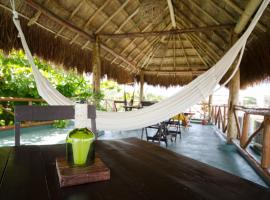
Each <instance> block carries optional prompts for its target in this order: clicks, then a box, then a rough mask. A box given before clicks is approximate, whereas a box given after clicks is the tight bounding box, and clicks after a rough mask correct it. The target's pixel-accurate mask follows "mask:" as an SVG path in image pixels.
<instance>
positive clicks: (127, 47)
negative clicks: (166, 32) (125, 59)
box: [112, 24, 151, 63]
mask: <svg viewBox="0 0 270 200" xmlns="http://www.w3.org/2000/svg"><path fill="white" fill-rule="evenodd" d="M150 27H151V24H148V25H147V26H146V27H145V28H144V29H143V30H142V31H145V30H147V29H148V28H150ZM135 42H136V38H135V39H134V40H131V41H130V42H129V44H128V45H127V46H126V47H125V48H124V49H123V50H122V51H121V54H123V53H125V52H126V51H127V50H128V49H129V48H130V47H131V46H132V45H135V46H136V44H135ZM115 61H116V58H114V59H113V60H112V63H113V62H115Z"/></svg>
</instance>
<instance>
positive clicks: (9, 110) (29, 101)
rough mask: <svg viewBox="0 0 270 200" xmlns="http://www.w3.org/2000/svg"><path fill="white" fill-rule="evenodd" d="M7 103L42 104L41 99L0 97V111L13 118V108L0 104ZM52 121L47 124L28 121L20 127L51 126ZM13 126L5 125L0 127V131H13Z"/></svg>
mask: <svg viewBox="0 0 270 200" xmlns="http://www.w3.org/2000/svg"><path fill="white" fill-rule="evenodd" d="M3 102H5V103H8V102H25V103H27V105H33V103H34V102H44V103H45V101H44V100H43V99H34V98H17V97H0V109H2V110H3V111H4V112H7V113H8V114H10V115H12V116H14V112H13V110H14V108H13V107H11V106H9V105H6V106H4V105H2V104H1V103H3ZM52 123H53V122H52V121H47V122H31V121H28V122H26V123H25V124H23V125H22V127H31V126H40V125H47V124H52ZM13 128H14V125H7V126H0V130H9V129H13Z"/></svg>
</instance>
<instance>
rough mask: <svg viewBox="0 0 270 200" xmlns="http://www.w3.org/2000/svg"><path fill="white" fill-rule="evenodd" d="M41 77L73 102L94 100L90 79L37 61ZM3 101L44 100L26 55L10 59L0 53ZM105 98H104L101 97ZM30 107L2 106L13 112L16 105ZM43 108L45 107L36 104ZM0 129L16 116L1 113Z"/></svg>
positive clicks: (13, 53)
mask: <svg viewBox="0 0 270 200" xmlns="http://www.w3.org/2000/svg"><path fill="white" fill-rule="evenodd" d="M34 61H35V64H36V66H37V67H38V68H39V70H40V71H41V73H42V74H43V75H44V76H45V77H46V78H47V79H48V80H49V81H50V82H51V83H52V84H53V85H54V86H55V87H56V88H57V89H58V90H59V91H60V92H61V93H62V94H63V95H64V96H66V97H69V98H72V99H73V100H77V101H79V100H88V99H91V98H92V96H93V95H92V93H93V92H92V89H91V87H90V86H91V83H90V80H89V79H87V77H86V75H78V74H77V73H76V72H74V71H69V72H65V71H64V70H61V69H58V68H57V69H56V68H55V67H53V66H52V65H50V64H49V63H48V62H45V61H43V60H40V59H38V58H35V59H34ZM0 97H21V98H41V97H40V96H39V94H38V91H37V88H36V83H35V80H34V77H33V75H32V69H31V67H30V65H29V63H28V60H27V58H26V57H25V54H24V53H23V52H22V51H12V52H11V53H10V54H9V55H8V56H6V55H4V54H3V52H1V51H0ZM101 98H102V95H101ZM21 104H27V102H23V103H18V102H16V103H14V102H2V103H1V105H3V106H4V107H6V108H7V107H8V108H10V109H11V111H13V107H14V106H15V105H21ZM36 104H41V103H36ZM0 119H1V121H0V125H10V124H13V116H11V115H10V114H8V113H6V112H3V111H1V112H0Z"/></svg>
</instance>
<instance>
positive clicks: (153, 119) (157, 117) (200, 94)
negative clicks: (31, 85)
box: [13, 0, 270, 130]
mask: <svg viewBox="0 0 270 200" xmlns="http://www.w3.org/2000/svg"><path fill="white" fill-rule="evenodd" d="M269 1H270V0H264V1H263V2H262V4H261V6H260V8H259V9H258V11H257V13H256V15H255V17H254V19H253V20H252V22H251V23H250V25H249V27H248V28H247V30H246V31H245V33H244V34H243V35H242V36H241V38H240V39H238V41H237V42H236V43H235V44H234V45H233V46H232V47H231V48H230V50H229V51H228V52H227V53H226V54H225V55H224V56H223V57H222V58H221V59H220V60H219V61H218V62H217V63H216V64H215V65H214V66H213V67H212V68H210V69H209V70H208V71H207V72H205V73H204V74H202V75H200V76H199V77H197V78H196V79H195V80H193V81H192V82H190V83H189V84H188V85H186V86H184V87H183V89H182V90H181V91H179V92H178V93H177V94H175V95H173V96H172V97H170V98H167V99H165V100H163V101H161V102H159V103H156V104H154V105H152V106H149V107H146V108H143V109H140V110H135V111H130V112H100V111H97V119H96V120H97V129H99V130H133V129H138V128H142V127H146V126H149V125H152V124H156V123H158V122H161V121H164V120H167V119H169V118H170V117H172V116H174V115H176V114H178V113H181V112H184V111H185V110H186V109H187V108H189V107H191V106H192V105H194V104H196V103H198V102H199V101H200V100H202V99H204V98H206V97H208V96H209V95H211V94H212V93H213V91H214V88H215V86H216V85H217V84H218V83H219V82H220V80H221V78H222V77H223V76H224V75H225V73H226V72H227V71H228V69H229V68H230V66H231V65H232V64H233V62H234V60H235V59H236V57H237V55H238V54H239V52H240V56H239V59H238V63H237V66H236V70H237V68H238V67H239V64H240V61H241V58H242V55H243V52H244V48H245V44H246V41H247V39H248V37H249V35H250V34H251V32H252V30H253V29H254V27H255V26H256V24H257V22H258V20H259V18H260V17H261V15H262V14H263V11H264V10H265V8H266V7H267V5H268V4H269ZM13 22H14V24H15V26H16V27H17V29H18V32H19V36H20V38H21V42H22V45H23V48H24V50H25V53H26V56H27V58H28V60H29V63H30V65H31V67H32V69H33V74H34V78H35V80H36V84H37V89H38V92H39V94H40V96H41V97H42V98H43V99H44V100H45V101H47V103H48V104H49V105H75V103H74V102H72V101H71V100H69V99H68V98H66V97H64V96H63V95H62V94H61V93H59V92H58V91H57V90H56V89H55V88H53V87H52V85H51V84H50V82H49V81H48V80H47V79H46V78H44V77H43V76H42V74H41V73H40V72H39V70H38V69H37V67H36V66H35V64H34V61H33V57H32V54H31V52H30V50H29V48H28V45H27V43H26V40H25V37H24V34H23V32H22V29H21V26H20V21H19V19H18V13H17V12H16V11H15V6H14V5H13ZM236 70H235V71H234V73H235V72H236ZM234 73H233V74H234ZM233 74H232V76H231V77H233ZM231 77H230V78H229V79H228V80H227V81H226V83H227V82H228V81H229V80H230V79H231Z"/></svg>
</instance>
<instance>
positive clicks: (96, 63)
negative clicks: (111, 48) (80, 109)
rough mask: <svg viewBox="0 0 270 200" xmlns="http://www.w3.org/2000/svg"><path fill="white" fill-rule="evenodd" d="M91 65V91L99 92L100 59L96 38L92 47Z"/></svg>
mask: <svg viewBox="0 0 270 200" xmlns="http://www.w3.org/2000/svg"><path fill="white" fill-rule="evenodd" d="M92 67H93V91H94V93H99V92H100V77H101V61H100V45H99V39H98V38H96V41H95V44H94V47H93V58H92Z"/></svg>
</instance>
